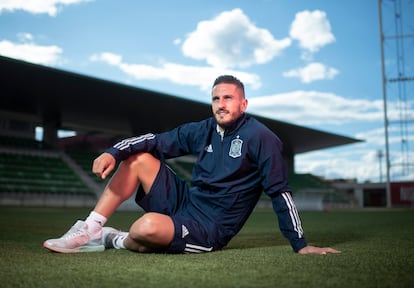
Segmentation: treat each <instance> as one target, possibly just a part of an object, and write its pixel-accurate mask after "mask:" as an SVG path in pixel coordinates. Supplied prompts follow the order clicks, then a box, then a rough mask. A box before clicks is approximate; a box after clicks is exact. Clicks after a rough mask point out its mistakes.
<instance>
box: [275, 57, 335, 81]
mask: <svg viewBox="0 0 414 288" xmlns="http://www.w3.org/2000/svg"><path fill="white" fill-rule="evenodd" d="M338 73H339V71H338V70H337V69H335V68H332V67H327V66H325V65H324V64H322V63H317V62H313V63H310V64H308V65H307V66H305V67H303V68H298V69H293V70H290V71H287V72H284V73H283V76H284V77H288V78H299V79H300V80H301V81H302V82H303V83H311V82H314V81H317V80H324V79H333V78H334V77H335V76H336V75H337V74H338Z"/></svg>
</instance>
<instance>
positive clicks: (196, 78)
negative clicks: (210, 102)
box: [90, 52, 261, 91]
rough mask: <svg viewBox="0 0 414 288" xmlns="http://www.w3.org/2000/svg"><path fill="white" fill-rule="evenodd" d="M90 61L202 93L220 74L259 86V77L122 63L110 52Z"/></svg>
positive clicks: (197, 68)
mask: <svg viewBox="0 0 414 288" xmlns="http://www.w3.org/2000/svg"><path fill="white" fill-rule="evenodd" d="M90 60H91V61H99V62H104V63H106V64H109V65H112V66H115V67H117V68H118V69H120V70H121V71H122V72H124V73H125V74H127V75H129V76H131V77H133V78H134V79H137V80H168V81H170V82H172V83H175V84H179V85H192V86H197V87H199V88H200V89H202V90H203V91H209V90H210V88H211V84H212V83H211V82H212V79H214V78H215V77H217V75H220V74H232V75H234V76H236V77H238V78H239V79H240V80H241V81H243V82H244V83H245V84H246V85H250V86H251V87H252V88H253V89H257V88H259V87H260V85H261V83H260V78H259V76H257V75H255V74H251V73H246V72H239V71H235V70H229V69H224V70H223V69H219V68H215V67H203V66H187V65H181V64H176V63H170V62H163V63H160V65H158V66H151V65H145V64H131V63H126V62H123V60H122V56H120V55H117V54H114V53H110V52H104V53H100V54H94V55H92V56H91V58H90Z"/></svg>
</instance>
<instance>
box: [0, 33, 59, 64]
mask: <svg viewBox="0 0 414 288" xmlns="http://www.w3.org/2000/svg"><path fill="white" fill-rule="evenodd" d="M19 38H20V39H23V40H25V41H24V42H25V43H13V42H11V41H8V40H2V41H0V55H3V56H6V57H10V58H15V59H21V60H24V61H28V62H32V63H36V64H42V65H49V66H55V65H58V64H60V63H61V62H62V59H61V54H62V51H63V50H62V48H60V47H58V46H56V45H49V46H42V45H38V44H35V43H34V42H32V40H33V36H32V35H31V34H28V33H23V34H19Z"/></svg>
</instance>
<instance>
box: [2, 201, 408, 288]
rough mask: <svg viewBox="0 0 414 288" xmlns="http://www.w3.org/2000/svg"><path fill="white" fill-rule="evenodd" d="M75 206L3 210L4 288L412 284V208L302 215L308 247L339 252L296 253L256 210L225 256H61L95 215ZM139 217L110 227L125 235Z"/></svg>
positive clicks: (130, 215) (117, 217) (127, 215)
mask: <svg viewBox="0 0 414 288" xmlns="http://www.w3.org/2000/svg"><path fill="white" fill-rule="evenodd" d="M88 212H89V211H88V209H77V208H29V207H20V208H16V207H1V208H0V216H1V217H0V225H1V227H0V228H1V230H0V231H1V232H0V243H1V246H0V260H1V261H0V265H1V267H0V285H1V287H4V288H6V287H152V288H153V287H201V288H202V287H215V288H220V287H318V288H319V287H347V288H348V287H413V286H412V285H413V283H414V210H412V209H391V210H386V209H380V210H355V211H331V212H302V213H301V217H302V224H303V226H304V229H305V233H306V237H307V240H308V242H309V244H311V245H318V246H326V245H327V246H332V247H334V248H337V249H339V250H342V251H343V252H342V253H341V254H337V255H299V254H296V253H293V252H292V250H291V248H290V246H289V245H288V242H287V241H286V240H285V239H284V238H283V237H282V236H281V234H280V232H279V230H278V227H277V221H276V216H275V215H274V214H273V212H272V210H268V209H257V210H256V211H255V212H254V213H253V214H252V216H251V217H250V219H249V220H248V222H247V223H246V225H245V227H244V228H243V230H242V231H241V232H240V233H239V234H238V235H237V236H236V237H235V238H234V239H233V240H232V241H231V242H230V244H229V245H228V247H227V248H225V249H224V250H222V251H218V252H213V253H206V254H198V255H194V254H182V255H181V254H180V255H164V254H138V253H133V252H129V251H125V250H108V251H105V252H101V253H99V252H97V253H81V254H70V255H64V254H56V253H51V252H49V251H47V250H46V249H44V248H43V247H42V243H43V241H44V240H45V239H47V238H52V237H55V236H60V235H61V234H63V233H64V232H66V230H67V229H68V228H69V227H70V226H71V225H72V224H73V223H74V222H75V220H76V219H78V218H79V219H83V218H84V217H85V216H87V214H88ZM138 214H139V213H136V212H116V213H115V214H114V216H113V217H112V218H111V219H110V220H109V222H108V225H111V226H115V227H117V228H122V229H127V228H128V226H129V224H130V223H132V221H133V220H134V219H135V218H136V217H137V216H138Z"/></svg>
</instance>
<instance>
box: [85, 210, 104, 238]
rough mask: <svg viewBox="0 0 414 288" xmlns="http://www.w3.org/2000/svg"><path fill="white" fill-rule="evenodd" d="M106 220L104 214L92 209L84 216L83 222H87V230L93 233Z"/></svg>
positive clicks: (99, 228) (98, 229)
mask: <svg viewBox="0 0 414 288" xmlns="http://www.w3.org/2000/svg"><path fill="white" fill-rule="evenodd" d="M107 220H108V219H106V217H105V216H103V215H101V214H99V213H97V212H95V211H92V212H91V213H90V214H89V216H88V218H86V220H85V223H86V224H88V231H89V232H90V233H92V234H95V233H97V232H98V231H100V230H101V229H102V227H103V226H104V225H105V223H106V221H107Z"/></svg>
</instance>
